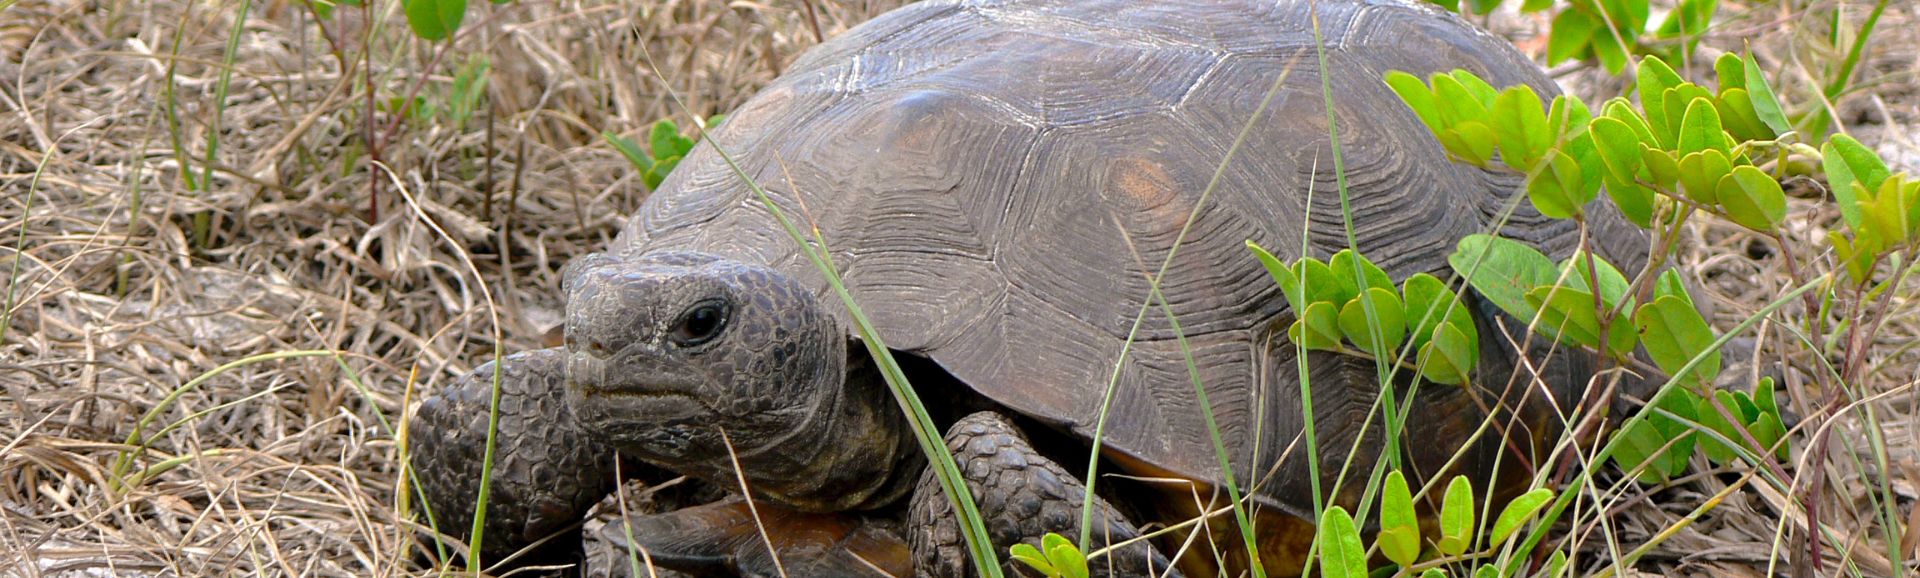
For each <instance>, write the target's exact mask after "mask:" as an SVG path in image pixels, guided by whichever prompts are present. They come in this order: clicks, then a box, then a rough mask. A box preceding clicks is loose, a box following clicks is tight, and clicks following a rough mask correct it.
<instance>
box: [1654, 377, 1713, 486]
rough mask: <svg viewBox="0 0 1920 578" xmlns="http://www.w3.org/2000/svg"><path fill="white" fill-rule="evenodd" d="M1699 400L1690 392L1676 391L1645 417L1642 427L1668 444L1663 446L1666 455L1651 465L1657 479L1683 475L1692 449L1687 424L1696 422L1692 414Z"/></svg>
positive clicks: (1697, 416) (1691, 437) (1692, 444)
mask: <svg viewBox="0 0 1920 578" xmlns="http://www.w3.org/2000/svg"><path fill="white" fill-rule="evenodd" d="M1699 400H1700V396H1697V395H1694V393H1693V392H1692V391H1690V390H1681V391H1677V392H1674V393H1673V394H1671V395H1668V396H1667V397H1666V398H1665V399H1662V400H1660V405H1659V406H1658V407H1659V409H1660V410H1661V411H1657V412H1653V413H1652V414H1650V415H1649V416H1648V417H1647V422H1646V423H1650V424H1653V427H1654V431H1656V432H1658V433H1659V434H1660V439H1661V440H1662V441H1663V442H1670V443H1668V444H1667V449H1666V451H1665V452H1663V453H1662V454H1661V455H1660V458H1659V459H1658V460H1656V461H1655V465H1656V466H1658V467H1659V468H1660V473H1661V475H1663V476H1665V477H1668V478H1672V477H1674V476H1678V475H1680V474H1682V473H1685V472H1686V471H1687V460H1688V459H1690V458H1692V457H1693V447H1694V445H1695V444H1694V439H1693V427H1692V426H1691V425H1688V423H1687V422H1698V421H1700V417H1699V415H1697V414H1695V413H1694V408H1695V406H1697V405H1698V403H1699ZM1662 412H1664V413H1662ZM1668 414H1672V415H1668ZM1680 420H1686V421H1684V422H1683V421H1680Z"/></svg>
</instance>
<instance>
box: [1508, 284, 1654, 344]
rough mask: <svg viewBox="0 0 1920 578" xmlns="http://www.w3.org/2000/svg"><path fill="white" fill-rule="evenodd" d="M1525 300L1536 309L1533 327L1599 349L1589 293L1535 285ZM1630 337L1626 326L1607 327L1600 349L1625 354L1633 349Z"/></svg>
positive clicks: (1595, 319) (1591, 299)
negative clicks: (1536, 313)
mask: <svg viewBox="0 0 1920 578" xmlns="http://www.w3.org/2000/svg"><path fill="white" fill-rule="evenodd" d="M1527 303H1528V304H1529V305H1532V306H1533V307H1535V308H1537V309H1538V310H1539V311H1540V313H1539V316H1540V323H1539V325H1537V327H1538V328H1539V329H1540V330H1541V332H1542V333H1545V334H1547V335H1551V336H1554V337H1556V338H1560V339H1566V340H1570V341H1572V342H1573V343H1577V344H1580V345H1583V346H1586V347H1589V348H1593V349H1601V347H1600V318H1599V316H1598V315H1597V314H1596V313H1595V311H1594V301H1593V294H1592V293H1588V292H1586V291H1582V290H1579V289H1575V288H1572V287H1558V288H1556V287H1553V286H1543V287H1535V288H1534V289H1533V290H1532V291H1528V292H1527ZM1634 337H1635V336H1634V333H1633V331H1632V330H1629V329H1627V328H1626V327H1623V326H1614V327H1610V328H1608V331H1607V346H1606V348H1605V349H1604V351H1606V352H1607V353H1610V354H1612V355H1613V356H1614V357H1625V356H1626V355H1627V354H1628V353H1631V352H1632V351H1633V343H1634Z"/></svg>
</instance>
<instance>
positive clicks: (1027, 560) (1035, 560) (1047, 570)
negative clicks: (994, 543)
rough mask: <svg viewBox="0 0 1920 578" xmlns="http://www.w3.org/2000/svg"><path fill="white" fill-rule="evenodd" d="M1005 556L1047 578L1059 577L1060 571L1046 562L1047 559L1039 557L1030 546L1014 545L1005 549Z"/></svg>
mask: <svg viewBox="0 0 1920 578" xmlns="http://www.w3.org/2000/svg"><path fill="white" fill-rule="evenodd" d="M1007 554H1008V555H1009V556H1011V557H1013V559H1014V560H1019V561H1020V562H1021V563H1023V564H1026V565H1027V566H1028V567H1030V568H1033V569H1034V570H1036V571H1038V572H1040V573H1041V574H1042V575H1045V576H1047V578H1059V576H1060V570H1058V569H1055V568H1054V567H1053V564H1052V563H1050V562H1047V557H1046V556H1042V555H1040V550H1039V549H1037V548H1034V547H1033V545H1032V544H1027V543H1020V544H1014V545H1013V547H1011V548H1008V549H1007Z"/></svg>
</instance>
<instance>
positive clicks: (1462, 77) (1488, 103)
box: [1451, 68, 1500, 108]
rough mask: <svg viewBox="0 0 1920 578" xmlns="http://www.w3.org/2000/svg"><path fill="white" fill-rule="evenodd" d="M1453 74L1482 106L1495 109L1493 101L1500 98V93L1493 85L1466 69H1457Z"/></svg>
mask: <svg viewBox="0 0 1920 578" xmlns="http://www.w3.org/2000/svg"><path fill="white" fill-rule="evenodd" d="M1451 74H1452V75H1453V78H1454V80H1458V81H1460V86H1462V87H1464V88H1466V89H1467V93H1468V94H1472V95H1473V98H1474V100H1476V101H1479V103H1480V106H1482V107H1484V108H1493V99H1495V98H1498V97H1499V96H1500V91H1498V90H1495V89H1494V88H1493V85H1491V84H1487V81H1485V80H1481V79H1480V77H1479V76H1477V75H1475V74H1474V73H1473V71H1470V70H1467V69H1465V68H1455V69H1453V72H1452V73H1451Z"/></svg>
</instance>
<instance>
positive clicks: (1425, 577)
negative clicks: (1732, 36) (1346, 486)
mask: <svg viewBox="0 0 1920 578" xmlns="http://www.w3.org/2000/svg"><path fill="white" fill-rule="evenodd" d="M1529 1H1531V0H1529ZM1420 578H1447V571H1446V570H1441V569H1439V568H1428V569H1427V571H1426V572H1421V573H1420Z"/></svg>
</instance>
